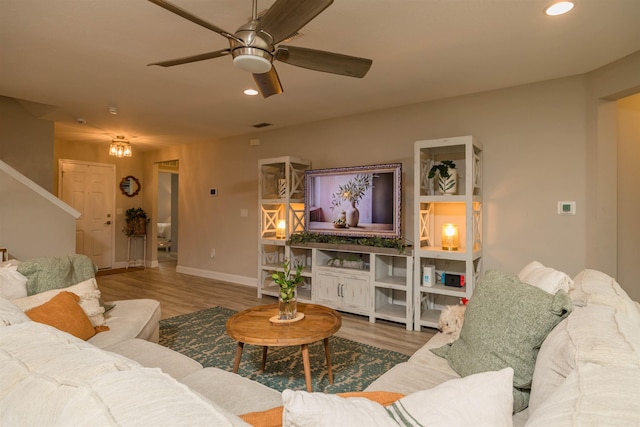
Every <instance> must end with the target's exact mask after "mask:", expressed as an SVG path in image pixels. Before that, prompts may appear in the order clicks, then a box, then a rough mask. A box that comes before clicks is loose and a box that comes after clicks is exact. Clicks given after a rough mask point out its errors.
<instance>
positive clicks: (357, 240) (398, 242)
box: [287, 232, 409, 253]
mask: <svg viewBox="0 0 640 427" xmlns="http://www.w3.org/2000/svg"><path fill="white" fill-rule="evenodd" d="M287 243H288V244H290V245H295V244H304V243H329V244H342V245H360V246H373V247H377V248H393V249H397V250H398V251H399V252H400V253H402V252H404V250H405V249H406V248H407V247H408V246H409V245H407V244H405V243H404V239H403V238H400V237H394V238H386V237H377V236H373V237H348V236H336V235H333V234H321V233H307V232H302V233H294V234H292V235H291V236H290V237H289V240H288V241H287Z"/></svg>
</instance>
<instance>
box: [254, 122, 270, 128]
mask: <svg viewBox="0 0 640 427" xmlns="http://www.w3.org/2000/svg"><path fill="white" fill-rule="evenodd" d="M267 126H271V123H264V122H263V123H256V124H255V125H253V127H254V128H266V127H267Z"/></svg>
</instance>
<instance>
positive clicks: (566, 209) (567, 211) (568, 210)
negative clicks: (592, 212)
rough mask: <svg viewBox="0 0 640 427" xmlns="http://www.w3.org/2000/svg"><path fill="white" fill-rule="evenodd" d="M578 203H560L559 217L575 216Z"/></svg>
mask: <svg viewBox="0 0 640 427" xmlns="http://www.w3.org/2000/svg"><path fill="white" fill-rule="evenodd" d="M575 214H576V202H558V215H575Z"/></svg>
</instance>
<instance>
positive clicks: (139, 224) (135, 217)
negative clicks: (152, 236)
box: [122, 208, 151, 237]
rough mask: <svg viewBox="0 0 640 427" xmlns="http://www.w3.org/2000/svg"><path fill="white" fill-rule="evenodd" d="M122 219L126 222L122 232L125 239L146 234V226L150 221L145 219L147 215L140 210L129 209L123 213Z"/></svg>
mask: <svg viewBox="0 0 640 427" xmlns="http://www.w3.org/2000/svg"><path fill="white" fill-rule="evenodd" d="M124 218H125V221H126V225H125V227H124V228H123V229H122V232H123V233H124V234H125V235H126V236H127V237H133V236H144V235H145V234H147V224H148V223H149V221H151V219H150V218H148V217H147V213H146V212H145V211H144V209H142V208H130V209H127V210H126V211H125V214H124Z"/></svg>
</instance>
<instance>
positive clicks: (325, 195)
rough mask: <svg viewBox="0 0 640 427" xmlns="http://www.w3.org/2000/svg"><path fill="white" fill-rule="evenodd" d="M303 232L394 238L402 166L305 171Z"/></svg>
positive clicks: (398, 217)
mask: <svg viewBox="0 0 640 427" xmlns="http://www.w3.org/2000/svg"><path fill="white" fill-rule="evenodd" d="M305 190H306V191H305V231H307V232H309V233H322V234H333V235H338V236H353V237H368V236H377V237H386V238H397V237H400V236H401V235H402V232H401V217H402V215H401V204H402V164H401V163H389V164H380V165H369V166H353V167H344V168H331V169H311V170H307V171H305Z"/></svg>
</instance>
